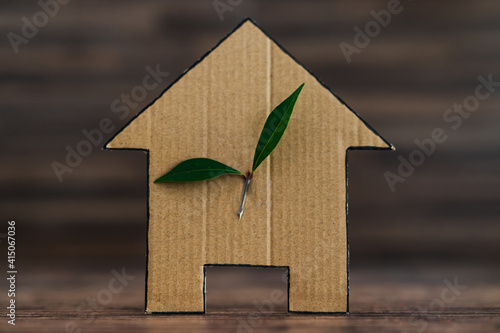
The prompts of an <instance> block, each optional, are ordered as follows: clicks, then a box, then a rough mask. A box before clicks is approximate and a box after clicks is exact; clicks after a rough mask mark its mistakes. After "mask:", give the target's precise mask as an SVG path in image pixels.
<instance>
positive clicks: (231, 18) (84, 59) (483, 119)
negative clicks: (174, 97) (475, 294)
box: [0, 0, 500, 263]
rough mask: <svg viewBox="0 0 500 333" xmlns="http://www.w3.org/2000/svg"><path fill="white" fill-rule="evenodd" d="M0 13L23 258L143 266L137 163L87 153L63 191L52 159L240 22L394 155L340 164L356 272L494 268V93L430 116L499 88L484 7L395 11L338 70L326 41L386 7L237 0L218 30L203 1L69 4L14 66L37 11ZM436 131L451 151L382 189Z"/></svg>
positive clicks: (134, 157) (5, 109) (436, 4)
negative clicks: (456, 111)
mask: <svg viewBox="0 0 500 333" xmlns="http://www.w3.org/2000/svg"><path fill="white" fill-rule="evenodd" d="M0 4H1V10H0V29H1V35H2V36H4V37H3V38H2V39H1V42H0V48H1V52H0V57H1V58H0V135H1V138H0V154H1V155H0V156H1V157H0V198H1V200H0V202H1V203H0V205H1V206H0V214H1V219H0V221H6V220H7V219H16V220H17V221H18V225H19V232H20V234H21V235H22V236H19V237H23V242H24V243H25V244H26V245H24V246H23V247H20V251H25V252H26V260H34V261H37V260H40V259H42V258H48V257H50V258H56V259H57V260H64V259H65V258H67V259H69V260H72V259H71V258H74V256H75V255H77V256H78V258H79V260H80V262H85V261H89V262H95V261H96V260H99V259H102V258H115V259H116V258H121V260H127V261H135V262H138V263H140V262H142V261H143V260H144V251H145V234H146V216H147V211H146V209H147V206H146V188H147V187H146V155H145V154H143V153H142V152H127V151H123V152H115V151H113V152H112V151H101V150H100V149H99V148H98V147H96V148H94V151H93V152H92V153H91V154H90V156H88V157H85V158H84V160H83V161H82V163H81V164H80V165H79V166H78V167H76V168H74V171H73V172H72V173H71V174H69V173H68V174H65V175H64V176H63V177H64V181H63V182H59V181H58V179H57V177H56V176H55V174H54V172H53V169H52V166H51V163H52V162H54V161H59V162H64V158H65V155H66V150H65V149H66V148H65V147H66V146H70V147H72V148H75V147H76V145H77V144H78V143H79V142H80V141H81V140H82V139H85V137H84V135H83V134H82V130H84V129H87V130H91V129H94V128H97V127H98V126H99V122H100V120H101V119H103V118H109V119H111V120H112V122H113V125H114V126H115V127H116V130H118V129H119V128H120V127H121V126H123V125H124V124H125V123H126V121H127V119H129V118H130V117H131V116H132V115H133V114H135V113H136V112H138V111H139V110H140V109H142V107H143V106H145V105H147V104H148V103H149V102H150V101H151V100H153V99H154V98H155V97H157V95H158V94H159V93H160V92H161V91H162V90H163V89H164V88H165V87H167V86H168V85H169V84H170V83H171V82H172V81H173V80H174V79H175V78H176V77H177V76H179V75H180V74H181V73H182V72H183V70H184V69H186V68H187V67H189V66H190V65H191V64H192V63H193V62H195V61H196V60H197V59H198V58H199V57H200V56H202V55H203V54H204V53H205V52H206V51H207V50H209V49H210V48H211V47H212V46H213V45H215V44H216V43H217V42H218V41H219V40H220V39H221V38H223V37H224V36H225V35H226V33H228V32H229V31H231V30H232V29H233V27H234V26H235V25H236V24H237V23H239V22H240V21H241V20H242V19H243V18H245V17H247V16H251V17H252V18H254V19H255V20H256V21H257V22H258V23H259V24H260V25H261V26H262V28H263V29H264V30H266V31H267V32H268V33H269V34H270V35H271V36H272V37H274V38H275V39H276V40H278V41H279V42H280V43H281V44H282V45H283V46H284V47H285V48H286V49H287V50H288V51H289V52H290V53H292V54H293V55H294V56H295V57H296V58H297V59H298V60H299V61H300V62H302V63H303V64H304V65H305V66H306V67H308V68H309V69H310V70H311V71H312V72H313V73H315V74H316V76H317V77H319V78H320V79H321V80H323V81H324V82H325V83H326V84H327V85H328V86H329V87H330V88H331V89H332V90H333V91H335V92H336V93H337V94H338V95H339V96H340V97H341V98H342V99H343V100H345V102H346V103H347V104H348V105H350V106H351V107H352V108H353V109H354V110H356V111H357V112H358V113H359V114H360V115H361V116H362V117H363V118H364V119H365V120H367V121H368V122H369V123H370V124H371V125H372V126H373V127H374V128H375V129H377V131H379V133H381V134H382V135H383V136H384V137H385V138H386V139H387V140H388V141H390V142H391V143H393V144H394V145H395V146H396V148H397V151H396V152H377V151H375V152H365V151H352V152H350V153H349V184H350V188H349V200H350V201H349V219H350V221H349V230H350V244H351V253H352V260H353V261H354V262H362V261H368V262H372V263H377V262H379V260H389V259H391V258H392V259H398V258H399V259H405V258H413V259H415V258H416V259H419V258H421V259H436V260H456V261H463V260H468V261H474V262H475V261H478V260H486V261H488V260H495V259H496V257H497V256H498V254H499V252H500V224H499V223H498V220H499V219H498V218H499V215H500V214H499V213H500V205H499V199H500V190H499V187H500V176H499V173H498V170H499V162H500V154H499V152H500V147H499V144H498V142H499V139H500V133H499V130H498V128H499V119H500V118H499V115H500V113H499V111H498V107H499V106H500V92H498V93H496V94H495V95H493V96H492V97H491V98H489V99H488V100H486V101H484V102H481V104H480V107H479V110H478V111H477V112H475V113H474V114H472V115H471V116H470V118H468V119H466V120H464V122H463V125H462V126H461V128H460V129H458V130H457V131H450V130H449V125H448V124H446V123H445V122H444V121H443V119H442V117H443V113H444V112H445V110H446V109H448V108H450V107H451V106H453V104H454V103H462V102H463V100H464V98H465V97H467V96H468V95H471V94H473V93H474V90H475V87H476V85H477V84H478V80H477V77H478V76H479V75H483V76H487V75H488V74H490V73H491V74H493V77H494V78H497V79H498V80H499V81H500V64H499V59H500V43H499V42H498V41H499V36H500V23H499V22H500V21H499V17H500V3H499V2H498V1H494V0H492V1H465V0H446V1H429V0H419V1H413V2H409V1H402V5H403V7H404V9H403V11H402V12H401V13H400V14H398V15H394V16H393V17H392V21H391V23H390V24H389V25H388V27H386V28H383V29H382V30H381V32H380V34H379V35H378V36H377V37H374V38H373V39H372V41H371V43H370V45H369V46H368V47H366V48H365V49H363V50H362V51H361V53H360V54H354V55H353V56H352V62H351V63H350V64H348V63H347V62H346V59H345V58H344V55H343V54H342V52H341V49H340V47H339V44H340V43H342V42H347V43H351V44H352V43H353V38H354V34H355V33H354V30H353V28H354V27H356V26H358V27H361V28H363V27H364V25H365V24H366V23H367V22H369V21H371V20H373V17H372V16H371V15H370V11H371V10H375V11H379V10H381V9H384V8H386V6H387V1H368V0H360V1H347V0H345V1H327V0H321V1H298V0H288V1H285V0H275V1H256V0H243V1H242V3H241V4H240V5H238V6H236V7H235V8H234V10H233V11H232V12H226V13H225V14H224V20H223V21H221V20H220V19H219V16H218V15H217V12H216V11H215V9H214V7H213V4H212V1H194V0H191V1H153V0H149V1H131V0H121V1H102V0H100V1H97V0H87V1H77V0H73V1H71V2H69V3H68V4H66V5H64V6H61V7H60V9H59V12H58V13H57V14H56V15H55V16H54V17H53V18H50V20H49V22H48V24H47V25H46V26H44V27H42V28H40V29H39V32H38V34H37V35H36V36H35V37H33V38H32V39H30V40H29V42H28V43H27V44H26V45H24V44H23V45H20V46H19V53H17V54H16V53H15V52H14V51H13V49H12V46H11V44H10V43H9V40H8V38H7V34H8V33H9V32H15V33H17V34H20V32H21V27H22V25H23V23H22V21H21V18H22V17H23V16H26V17H28V18H31V17H32V16H33V14H35V13H36V12H37V11H39V10H40V7H39V5H38V4H37V1H22V2H20V1H13V0H12V1H1V2H0ZM156 65H159V66H160V68H161V69H162V70H164V71H167V72H169V73H170V74H169V76H168V77H167V79H166V80H165V81H164V82H162V83H161V84H160V86H159V87H158V88H157V89H155V90H154V91H151V92H149V93H148V95H147V97H146V98H145V99H144V100H143V101H142V102H141V103H139V105H138V106H137V107H136V108H134V109H133V110H132V111H133V112H131V113H130V115H129V116H128V117H127V119H120V118H119V117H118V115H117V114H116V113H113V112H112V111H111V103H112V102H113V101H114V100H115V99H116V98H120V96H121V94H128V93H130V91H131V89H132V88H133V87H134V86H136V85H140V84H141V82H142V79H143V77H144V76H145V74H146V70H145V68H146V67H147V66H151V67H155V66H156ZM434 128H444V129H447V131H448V132H447V134H448V135H449V140H448V141H446V142H445V143H443V144H441V145H439V146H438V147H437V149H436V152H435V154H433V155H432V156H430V157H429V158H427V160H426V161H425V163H424V165H422V166H420V167H418V168H417V169H416V171H415V173H414V175H413V176H411V177H409V178H408V180H407V181H406V182H405V183H403V184H398V185H396V191H395V192H394V193H393V192H391V190H390V189H389V187H388V185H387V184H386V181H385V179H384V172H386V171H391V172H396V170H397V167H398V164H399V160H398V156H403V157H404V158H407V157H408V154H409V153H410V152H411V151H412V150H413V149H415V148H416V146H415V144H414V140H415V139H425V138H427V137H429V136H430V133H431V131H432V130H433V129H434ZM105 136H106V138H105V139H106V140H107V139H108V138H109V137H110V136H111V134H106V135H105ZM5 228H6V227H5ZM0 232H2V230H1V229H0ZM28 244H29V245H28ZM34 249H37V250H36V251H34ZM56 259H54V260H56Z"/></svg>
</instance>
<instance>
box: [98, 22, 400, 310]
mask: <svg viewBox="0 0 500 333" xmlns="http://www.w3.org/2000/svg"><path fill="white" fill-rule="evenodd" d="M248 21H250V22H252V23H253V24H254V25H255V26H256V27H257V28H259V30H260V31H262V33H263V34H264V35H265V36H266V37H268V38H269V39H270V40H271V41H272V42H274V43H275V44H276V45H277V46H278V47H279V48H280V50H281V51H283V52H284V53H285V54H286V55H288V56H289V57H290V58H291V59H293V61H294V62H295V63H297V64H298V65H299V66H301V67H302V68H303V69H304V70H306V71H307V72H308V73H309V74H310V75H311V76H312V77H313V78H314V79H316V81H317V82H318V83H319V84H320V85H321V86H323V87H324V88H325V89H326V90H327V91H328V92H330V93H331V94H332V95H333V96H334V97H335V98H336V99H337V100H338V101H339V102H340V103H341V104H342V105H344V106H345V107H346V108H347V109H348V110H349V111H351V112H352V113H353V114H354V115H355V116H356V117H357V118H358V119H359V120H360V121H361V122H362V123H363V124H364V125H365V126H366V127H367V128H368V129H369V130H370V131H372V132H373V133H374V134H375V135H376V136H378V137H379V138H380V139H381V140H382V141H383V142H384V143H385V144H387V146H388V147H387V148H384V147H370V146H368V147H367V146H352V147H348V148H347V149H346V154H345V172H346V174H345V177H346V191H345V195H346V207H345V209H346V238H347V240H346V241H347V267H346V270H347V306H346V309H347V310H346V312H345V313H347V314H349V293H350V275H349V274H350V250H349V215H348V210H349V209H348V208H349V200H348V199H349V193H348V152H349V150H395V147H394V146H393V145H392V144H391V143H389V142H388V141H387V140H385V139H384V138H383V137H382V136H381V135H380V134H379V133H378V132H377V131H376V130H375V129H374V128H373V127H372V126H370V125H369V124H368V123H367V122H366V121H365V120H364V119H363V118H361V117H360V116H359V115H358V114H357V113H356V112H355V111H354V110H353V109H351V108H350V107H349V106H348V105H347V104H346V103H345V102H344V101H343V100H342V99H341V98H340V97H339V96H337V94H335V93H334V92H333V91H332V90H331V89H330V88H329V87H328V86H326V84H325V83H323V82H322V81H321V80H320V79H318V77H317V76H316V75H314V74H313V73H312V72H311V71H310V70H309V69H308V68H307V67H305V66H304V65H303V64H302V63H300V62H299V61H298V60H297V59H296V58H295V57H294V56H293V55H292V54H290V53H289V52H288V51H287V50H286V49H284V48H283V47H282V46H281V45H280V44H279V43H278V42H277V41H276V40H275V39H274V38H272V37H271V36H270V35H269V34H268V33H267V32H266V31H264V30H263V29H262V28H261V27H260V26H259V24H258V23H257V22H255V21H254V20H253V19H251V18H249V17H247V18H245V19H244V20H243V21H242V22H241V23H239V24H238V25H237V26H236V27H235V28H234V29H233V30H232V31H231V32H229V33H228V34H227V35H226V36H225V37H224V38H222V39H221V40H220V41H219V42H218V43H217V44H216V45H214V47H212V49H210V50H209V51H208V52H206V53H205V54H204V55H203V56H202V57H201V58H199V59H198V60H197V61H196V62H194V63H193V64H192V65H191V66H190V67H189V68H187V69H186V70H185V71H184V72H183V73H182V74H181V75H180V76H179V77H178V78H177V79H175V80H174V81H173V82H172V83H171V84H170V85H169V86H167V87H166V88H165V89H164V90H163V91H162V92H161V93H160V94H159V95H158V97H157V98H155V99H154V100H153V101H151V103H149V104H148V105H147V106H146V107H144V109H142V110H141V111H139V112H138V113H137V114H136V115H135V116H134V117H132V118H131V119H130V120H129V121H128V122H127V123H126V124H125V125H124V126H123V127H122V128H121V129H120V130H119V131H118V132H116V133H115V134H114V135H113V136H112V137H111V138H110V139H109V140H108V141H106V143H105V144H104V146H103V147H102V149H106V150H131V151H143V152H144V153H145V154H146V155H147V166H146V167H147V171H146V181H147V210H148V215H147V222H146V274H145V301H144V310H145V313H146V314H157V315H158V314H161V315H179V314H203V313H206V289H205V288H206V267H207V266H233V267H234V266H236V267H261V268H286V269H287V275H288V286H287V292H288V294H289V291H290V275H289V267H288V266H262V265H224V264H222V265H204V267H203V275H204V278H203V284H204V290H203V312H150V311H147V299H148V295H147V291H148V288H147V281H148V272H149V269H148V264H149V238H148V235H149V208H150V207H149V186H150V184H149V164H150V156H149V149H138V148H108V147H107V145H108V144H109V143H110V142H111V141H113V139H114V138H115V137H116V136H117V135H119V134H120V133H121V132H122V131H123V130H124V129H125V128H126V127H127V126H128V125H129V124H131V123H132V122H133V121H134V120H135V119H136V118H137V117H138V116H139V115H140V114H142V113H143V112H144V111H145V110H147V109H148V108H149V107H150V106H151V105H153V104H154V103H155V102H156V101H157V100H158V99H160V98H161V97H162V96H163V94H164V93H165V92H166V91H167V90H169V89H170V88H171V87H172V86H173V85H174V84H176V83H177V82H178V81H179V80H181V79H182V78H183V77H184V75H186V74H187V73H188V72H189V71H190V70H191V69H193V68H194V67H196V66H197V65H198V64H199V63H200V62H202V61H203V60H204V59H205V58H206V57H207V56H208V55H209V54H210V53H211V52H212V51H213V50H215V49H216V48H217V47H218V46H219V45H221V44H222V43H223V42H224V41H225V40H226V39H227V38H228V37H229V36H231V35H232V34H233V33H234V32H235V31H236V30H238V29H239V28H240V27H241V26H242V25H243V24H245V23H246V22H248ZM287 310H288V312H289V313H304V314H316V315H330V314H344V312H309V311H290V302H289V301H288V304H287Z"/></svg>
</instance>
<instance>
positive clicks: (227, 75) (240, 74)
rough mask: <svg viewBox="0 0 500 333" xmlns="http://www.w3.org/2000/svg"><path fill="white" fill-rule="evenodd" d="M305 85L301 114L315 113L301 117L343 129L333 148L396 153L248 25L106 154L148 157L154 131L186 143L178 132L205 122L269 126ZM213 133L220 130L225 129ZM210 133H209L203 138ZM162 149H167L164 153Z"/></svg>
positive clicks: (202, 61) (230, 36)
mask: <svg viewBox="0 0 500 333" xmlns="http://www.w3.org/2000/svg"><path fill="white" fill-rule="evenodd" d="M302 82H305V83H306V85H305V89H304V91H303V92H302V96H301V98H300V100H299V104H298V106H297V107H298V108H300V105H303V106H305V105H308V106H309V107H310V108H309V109H308V110H304V113H303V114H302V116H307V117H308V118H310V119H311V121H312V120H315V121H317V123H318V126H319V125H320V124H321V123H322V122H324V121H326V119H329V120H334V121H336V122H337V123H338V124H340V125H341V126H338V131H337V133H336V134H339V135H336V136H335V137H336V139H337V140H339V139H340V142H339V141H337V140H336V141H337V142H332V144H335V145H340V144H341V145H343V146H344V147H345V148H367V149H377V148H378V149H393V147H392V145H391V144H390V143H388V142H387V141H386V140H385V139H383V138H382V137H381V136H380V135H379V134H378V133H377V132H376V131H375V130H374V129H373V128H372V127H370V126H369V125H368V124H367V123H366V122H365V121H364V120H363V119H361V117H359V115H357V114H356V113H355V112H354V111H353V110H352V109H350V108H349V107H348V106H347V105H346V104H345V103H344V102H343V101H342V100H341V99H340V98H339V97H338V96H336V95H335V94H334V93H333V92H332V91H331V90H329V88H327V87H326V86H325V85H324V84H323V83H322V82H321V81H319V80H318V79H317V78H316V77H315V76H314V75H313V74H312V73H311V72H310V71H309V70H307V69H306V68H305V67H304V66H303V65H301V64H300V63H299V62H298V61H297V60H296V59H294V58H293V57H292V56H291V55H290V54H289V53H288V52H287V51H285V50H284V49H283V48H282V47H281V46H280V45H279V44H277V43H276V42H275V41H274V40H273V39H272V38H271V37H269V36H268V35H267V34H266V33H265V32H264V31H262V30H261V29H260V28H259V27H258V26H257V25H256V23H255V22H254V21H253V20H251V19H246V20H244V21H243V22H242V23H241V24H240V25H239V26H237V27H236V28H235V29H234V30H233V32H231V33H230V34H228V35H227V36H226V37H225V38H224V39H222V40H221V41H220V42H219V43H218V44H217V45H216V46H215V47H214V48H213V49H212V50H211V51H209V52H208V53H207V54H205V55H204V56H203V57H202V58H201V59H200V60H198V61H197V62H196V63H195V64H194V65H193V66H192V67H191V68H189V69H188V70H186V71H185V72H184V73H183V74H182V75H181V76H180V77H179V78H178V79H177V80H175V81H174V82H173V83H172V84H171V85H170V86H169V87H168V88H167V89H165V91H164V92H163V93H162V94H161V95H160V96H159V97H158V98H157V99H156V100H154V101H153V103H151V104H150V105H149V106H148V107H146V108H145V109H144V110H143V111H141V112H140V113H139V114H138V115H137V116H136V117H134V118H133V119H131V120H130V122H129V123H128V124H127V125H126V126H124V127H123V128H122V130H121V131H119V132H118V133H117V134H116V135H115V136H114V137H112V138H111V139H110V140H109V141H108V143H107V144H106V145H105V147H106V148H111V149H113V148H138V149H145V150H151V149H152V148H153V147H154V146H155V143H156V142H158V141H157V140H155V137H157V136H159V134H160V133H153V132H152V131H153V130H154V128H156V127H159V128H162V129H163V128H170V129H171V130H170V132H171V134H172V136H170V137H169V140H180V139H183V140H189V139H188V138H187V137H184V135H182V134H187V132H189V130H187V131H185V133H181V132H182V130H183V128H184V127H187V126H189V124H190V123H191V122H194V123H195V124H197V123H196V122H197V121H203V124H201V126H210V125H215V124H217V123H218V122H220V121H223V122H237V121H245V122H246V121H247V120H242V119H245V118H247V115H248V112H257V113H261V114H262V115H261V116H262V117H261V118H262V119H264V120H265V118H263V117H264V116H265V115H266V114H268V113H269V112H270V111H271V110H272V108H273V107H274V106H276V105H277V104H278V103H279V102H280V101H282V100H283V99H284V98H285V97H286V96H288V95H289V94H290V93H291V92H292V91H294V90H295V89H296V88H297V86H298V85H299V84H300V83H302ZM242 102H244V103H242ZM305 112H307V114H306V113H305ZM298 113H299V112H295V115H294V118H295V120H296V121H295V122H297V123H298V122H300V121H301V120H300V119H297V118H299V117H301V115H300V114H298ZM226 117H227V118H226ZM194 118H198V119H194ZM238 118H242V119H238ZM262 119H259V120H262ZM292 119H293V118H292ZM163 121H165V123H163ZM253 124H255V126H256V127H255V131H254V132H253V133H252V134H254V135H258V133H260V129H261V128H260V127H259V126H261V124H263V122H262V121H256V122H253V123H252V125H253ZM249 125H250V124H249ZM342 125H343V126H342ZM216 127H218V128H219V129H220V127H221V126H220V125H219V126H216ZM209 130H210V128H205V132H207V131H209ZM231 132H233V133H231ZM193 134H195V135H196V133H193ZM206 134H207V133H205V134H204V135H206ZM220 134H224V133H220ZM226 134H227V136H231V137H234V138H236V141H238V140H240V138H238V135H234V136H232V135H233V134H238V133H235V132H234V131H230V132H226ZM327 134H328V133H323V134H322V135H327ZM178 135H179V136H178ZM165 145H167V146H168V143H167V142H165ZM165 145H164V146H163V147H162V148H163V149H166V148H167V146H165ZM193 148H195V147H193ZM207 148H208V147H206V148H205V149H204V151H206V150H207ZM195 151H196V149H193V150H192V152H189V151H186V152H185V153H186V154H187V155H192V154H193V153H194V152H195ZM203 155H205V154H203ZM238 155H240V154H238ZM247 155H248V156H245V157H244V158H242V159H240V163H237V164H242V163H244V162H248V161H249V160H250V159H251V158H252V157H253V156H252V154H247ZM197 156H198V155H197ZM247 165H248V163H246V164H245V165H241V166H238V165H236V166H235V168H236V169H238V168H239V170H245V169H247V168H248V167H247Z"/></svg>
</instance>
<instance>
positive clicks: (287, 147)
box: [106, 19, 392, 313]
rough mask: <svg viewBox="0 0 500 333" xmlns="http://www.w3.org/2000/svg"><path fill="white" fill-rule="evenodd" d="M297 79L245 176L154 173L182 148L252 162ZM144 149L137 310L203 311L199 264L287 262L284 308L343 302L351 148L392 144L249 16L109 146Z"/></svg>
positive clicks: (235, 163) (327, 307)
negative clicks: (278, 123) (141, 279)
mask: <svg viewBox="0 0 500 333" xmlns="http://www.w3.org/2000/svg"><path fill="white" fill-rule="evenodd" d="M301 83H305V87H304V89H303V90H302V93H301V95H300V97H299V99H298V102H297V104H296V107H295V110H294V114H293V116H292V119H291V121H290V124H289V126H288V129H287V131H286V133H285V134H284V136H283V138H282V140H281V142H280V143H279V145H278V146H277V148H276V149H275V151H274V152H273V153H272V154H271V155H270V157H269V158H268V159H266V160H265V161H264V162H263V164H262V165H261V166H260V167H259V170H258V171H257V172H256V173H255V176H254V178H253V180H252V184H251V186H250V191H249V194H248V196H247V202H246V206H245V213H244V215H243V218H242V220H241V221H238V218H237V217H236V211H237V209H238V205H239V200H240V195H241V190H242V186H243V181H242V179H241V178H239V177H230V176H222V177H219V178H216V179H212V180H209V181H205V182H192V183H161V184H153V181H154V180H155V179H156V178H158V177H160V176H162V175H163V174H165V173H166V172H167V171H169V170H170V169H172V168H173V167H174V166H175V165H177V164H178V163H180V162H181V161H184V160H186V159H189V158H196V157H207V158H211V159H214V160H217V161H220V162H222V163H224V164H227V165H230V166H232V167H234V168H235V169H237V170H241V171H246V170H248V169H249V168H251V166H252V161H253V153H254V150H255V145H256V143H257V140H258V137H259V135H260V132H261V130H262V126H263V124H264V122H265V120H266V118H267V116H268V114H269V113H270V112H271V110H272V109H273V108H274V107H275V106H276V105H278V104H279V103H280V102H281V101H283V100H284V99H285V98H286V97H287V96H289V95H290V93H292V92H293V91H294V90H295V89H296V88H297V87H298V86H299V85H300V84H301ZM106 148H110V149H141V150H145V151H147V152H149V154H148V156H149V163H148V168H149V179H148V188H149V221H148V259H147V265H148V272H147V277H146V280H147V281H146V312H147V313H179V312H189V313H193V312H204V311H205V297H204V296H205V295H204V285H205V281H204V279H205V269H204V267H205V266H206V265H252V266H253V265H255V266H274V267H287V268H288V269H289V305H288V308H289V311H296V312H325V313H334V312H346V311H348V291H349V278H348V269H349V267H348V261H349V258H348V256H349V253H348V243H347V202H346V198H347V181H346V177H347V169H346V165H347V163H346V153H347V150H348V149H350V148H358V149H392V146H391V145H390V144H389V143H388V142H387V141H385V140H384V139H382V138H381V137H380V136H379V135H378V134H377V133H376V132H375V131H374V130H373V129H372V128H371V127H369V126H368V125H367V124H366V122H364V121H363V120H362V119H361V118H360V117H359V116H358V115H357V114H355V113H354V112H353V111H352V110H351V109H349V107H347V106H346V105H345V104H344V103H343V102H342V101H341V100H339V98H338V97H336V96H335V95H334V94H333V93H332V92H331V91H330V90H329V89H328V88H326V87H325V86H324V85H323V84H322V83H321V82H320V81H319V80H318V79H317V78H316V77H314V76H313V75H312V74H311V73H310V72H309V71H308V70H307V69H306V68H305V67H303V66H302V65H300V64H299V63H298V62H297V61H296V60H295V59H294V58H292V57H291V56H290V55H289V54H288V53H287V52H286V51H284V50H283V49H282V48H281V47H280V46H279V45H278V44H277V43H276V42H275V41H273V40H272V39H271V38H270V37H269V36H268V35H267V34H266V33H264V32H263V31H262V30H261V29H260V28H259V27H257V25H256V24H255V23H254V22H253V21H252V20H249V19H247V20H245V21H243V22H242V23H241V24H240V25H239V26H238V27H237V28H236V29H235V30H234V31H233V32H232V33H230V34H229V35H228V36H227V37H225V38H224V39H223V40H222V41H221V42H220V43H219V44H217V46H216V47H215V48H214V49H212V50H211V51H210V52H208V53H207V54H206V55H205V56H204V57H203V58H201V59H200V61H198V62H197V63H196V64H195V65H193V66H192V67H191V68H190V69H189V70H187V71H186V72H185V73H184V74H183V75H182V76H181V77H180V78H179V79H178V80H176V81H175V82H174V83H173V84H172V85H171V86H170V87H168V88H167V89H166V90H165V91H164V92H163V93H162V94H161V96H160V97H159V98H157V99H156V100H155V101H153V103H152V104H151V105H149V106H148V107H147V108H146V109H145V110H143V111H141V112H140V113H139V114H138V115H137V116H136V117H135V118H134V119H132V120H131V121H130V122H129V123H128V124H127V125H126V126H125V127H124V128H123V129H122V130H121V131H120V132H118V133H117V134H116V135H115V136H114V137H113V138H112V139H111V140H110V141H109V142H108V143H107V145H106Z"/></svg>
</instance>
